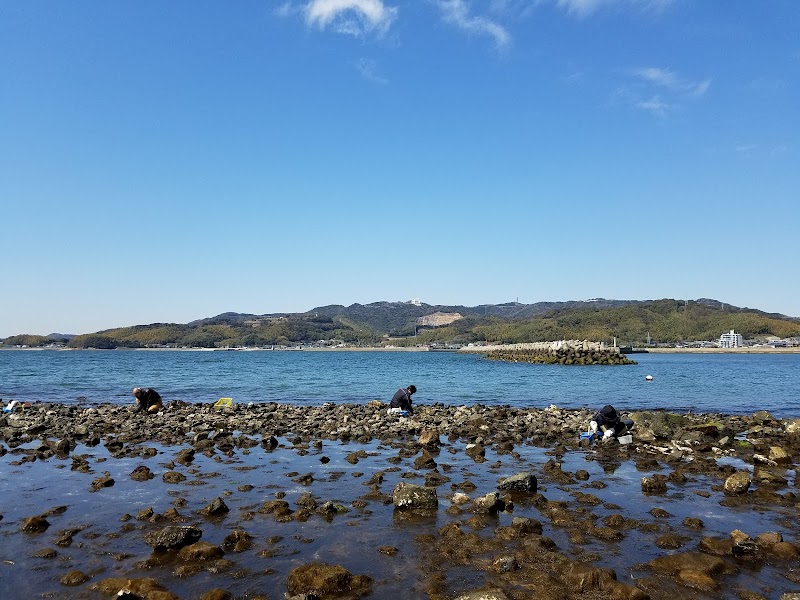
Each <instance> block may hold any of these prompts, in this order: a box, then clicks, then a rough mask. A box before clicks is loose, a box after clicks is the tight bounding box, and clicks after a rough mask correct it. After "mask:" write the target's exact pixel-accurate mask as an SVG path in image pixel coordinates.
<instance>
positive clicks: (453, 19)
mask: <svg viewBox="0 0 800 600" xmlns="http://www.w3.org/2000/svg"><path fill="white" fill-rule="evenodd" d="M437 5H438V6H439V9H440V10H441V11H442V17H443V18H444V20H445V22H447V23H449V24H451V25H454V26H456V27H458V28H459V29H461V30H462V31H466V32H467V33H471V34H476V35H488V36H489V37H491V38H493V39H494V43H495V46H496V47H497V48H505V47H507V46H508V45H509V44H510V43H511V35H510V34H509V33H508V31H506V29H505V28H504V27H503V26H502V25H499V24H498V23H496V22H495V21H493V20H491V19H489V18H487V17H480V16H473V15H472V14H470V7H469V4H468V3H467V2H466V1H465V0H438V1H437Z"/></svg>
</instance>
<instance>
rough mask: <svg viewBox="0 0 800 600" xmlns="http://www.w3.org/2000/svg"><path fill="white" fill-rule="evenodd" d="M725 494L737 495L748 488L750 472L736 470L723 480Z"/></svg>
mask: <svg viewBox="0 0 800 600" xmlns="http://www.w3.org/2000/svg"><path fill="white" fill-rule="evenodd" d="M723 488H724V491H725V493H726V494H728V495H730V496H738V495H740V494H744V493H745V492H747V490H748V489H750V473H748V472H747V471H737V472H736V473H734V474H733V475H731V476H729V477H728V478H727V479H726V480H725V484H724V486H723Z"/></svg>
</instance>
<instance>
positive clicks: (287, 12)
mask: <svg viewBox="0 0 800 600" xmlns="http://www.w3.org/2000/svg"><path fill="white" fill-rule="evenodd" d="M273 12H274V13H275V15H277V16H279V17H281V18H286V17H291V16H292V15H294V14H295V13H296V12H298V9H297V7H295V6H293V5H292V3H291V2H283V3H282V4H280V5H279V6H278V7H277V8H276V9H275V10H274V11H273Z"/></svg>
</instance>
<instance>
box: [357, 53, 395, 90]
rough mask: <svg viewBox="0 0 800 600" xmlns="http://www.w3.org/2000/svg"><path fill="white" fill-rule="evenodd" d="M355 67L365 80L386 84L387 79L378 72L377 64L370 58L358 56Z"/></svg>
mask: <svg viewBox="0 0 800 600" xmlns="http://www.w3.org/2000/svg"><path fill="white" fill-rule="evenodd" d="M356 69H358V72H359V73H361V76H362V77H363V78H364V79H366V80H367V81H371V82H372V83H379V84H381V85H386V84H387V83H389V80H388V79H386V78H385V77H383V76H381V75H379V74H378V64H377V63H376V62H375V61H374V60H372V59H371V58H360V59H358V62H356Z"/></svg>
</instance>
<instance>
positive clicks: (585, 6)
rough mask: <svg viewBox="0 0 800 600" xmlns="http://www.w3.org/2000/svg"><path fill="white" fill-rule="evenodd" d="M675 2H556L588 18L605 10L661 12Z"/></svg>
mask: <svg viewBox="0 0 800 600" xmlns="http://www.w3.org/2000/svg"><path fill="white" fill-rule="evenodd" d="M674 2H675V0H556V4H557V5H558V7H559V8H562V9H564V10H565V11H567V12H568V13H569V14H571V15H575V16H576V17H587V16H589V15H591V14H593V13H595V12H597V11H599V10H601V9H604V8H614V7H622V8H635V9H637V10H640V11H644V12H659V11H662V10H664V9H665V8H666V7H667V6H669V5H670V4H672V3H674Z"/></svg>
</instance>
